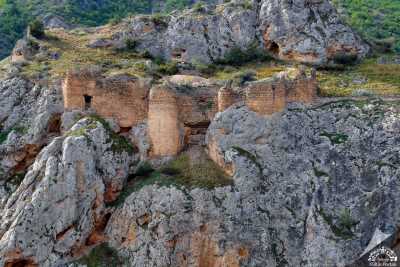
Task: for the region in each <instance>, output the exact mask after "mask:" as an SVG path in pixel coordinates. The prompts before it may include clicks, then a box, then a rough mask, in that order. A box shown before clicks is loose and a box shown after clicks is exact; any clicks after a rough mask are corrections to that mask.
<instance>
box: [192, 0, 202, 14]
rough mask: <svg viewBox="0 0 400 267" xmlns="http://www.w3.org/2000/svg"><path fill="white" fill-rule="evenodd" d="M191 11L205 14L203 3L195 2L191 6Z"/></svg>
mask: <svg viewBox="0 0 400 267" xmlns="http://www.w3.org/2000/svg"><path fill="white" fill-rule="evenodd" d="M193 10H194V11H196V12H199V13H202V12H205V8H204V3H203V2H201V1H200V2H197V3H196V4H194V5H193Z"/></svg>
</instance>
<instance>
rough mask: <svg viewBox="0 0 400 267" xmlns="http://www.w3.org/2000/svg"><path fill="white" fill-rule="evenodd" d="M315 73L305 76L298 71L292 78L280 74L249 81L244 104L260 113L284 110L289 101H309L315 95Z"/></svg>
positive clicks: (267, 113) (266, 113) (269, 113)
mask: <svg viewBox="0 0 400 267" xmlns="http://www.w3.org/2000/svg"><path fill="white" fill-rule="evenodd" d="M317 87H318V84H317V80H316V77H315V73H314V72H313V74H312V75H311V77H307V76H306V75H305V73H303V72H299V73H297V74H296V76H295V77H294V79H290V78H288V77H287V76H286V75H284V74H282V75H280V76H279V77H275V78H273V79H268V80H262V81H257V82H254V83H251V84H250V85H249V86H248V87H247V88H246V100H245V101H246V105H247V106H248V107H249V108H250V109H251V110H253V111H254V112H257V113H259V114H260V115H271V114H273V113H275V112H280V111H282V110H284V108H285V107H286V105H287V104H288V103H289V102H302V103H311V102H312V101H313V100H314V98H315V97H316V93H317Z"/></svg>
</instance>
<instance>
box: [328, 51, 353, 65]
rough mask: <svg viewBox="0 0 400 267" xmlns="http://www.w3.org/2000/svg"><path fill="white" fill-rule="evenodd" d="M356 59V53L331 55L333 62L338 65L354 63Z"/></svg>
mask: <svg viewBox="0 0 400 267" xmlns="http://www.w3.org/2000/svg"><path fill="white" fill-rule="evenodd" d="M357 60H358V56H357V54H346V53H339V54H337V55H335V56H334V57H333V62H334V63H335V64H339V65H354V64H355V63H356V62H357Z"/></svg>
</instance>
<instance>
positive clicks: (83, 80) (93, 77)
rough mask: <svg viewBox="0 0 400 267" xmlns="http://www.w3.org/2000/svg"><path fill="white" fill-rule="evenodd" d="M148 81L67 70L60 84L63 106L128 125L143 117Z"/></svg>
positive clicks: (144, 117)
mask: <svg viewBox="0 0 400 267" xmlns="http://www.w3.org/2000/svg"><path fill="white" fill-rule="evenodd" d="M149 89H150V85H149V83H147V82H146V81H145V80H140V79H137V78H134V77H130V76H114V77H111V78H104V77H101V76H99V74H97V73H93V72H90V71H81V72H79V73H72V72H69V73H68V74H67V77H66V79H65V81H64V84H63V95H64V108H65V109H67V110H73V109H80V110H85V109H91V110H94V111H95V112H96V113H97V114H98V115H99V116H102V117H106V118H115V119H116V120H117V121H118V124H119V125H120V126H121V127H132V126H133V125H136V124H137V123H139V122H141V121H143V120H145V119H146V118H147V112H148V101H147V95H148V91H149Z"/></svg>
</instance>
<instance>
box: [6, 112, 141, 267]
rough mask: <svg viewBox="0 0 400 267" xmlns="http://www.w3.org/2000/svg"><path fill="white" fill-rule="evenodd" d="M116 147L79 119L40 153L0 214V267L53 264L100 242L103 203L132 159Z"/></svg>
mask: <svg viewBox="0 0 400 267" xmlns="http://www.w3.org/2000/svg"><path fill="white" fill-rule="evenodd" d="M118 144H119V142H117V141H115V140H114V139H113V137H112V136H111V133H110V132H109V130H107V129H106V128H105V127H104V126H103V124H102V123H100V122H99V121H96V120H93V119H87V118H85V119H82V120H80V121H79V122H78V123H77V124H75V125H74V126H73V127H72V128H71V131H70V132H69V133H68V134H66V135H64V136H62V137H57V138H55V139H54V140H53V141H52V142H51V143H50V144H49V145H48V146H47V147H46V148H44V149H43V150H42V151H41V153H40V154H39V155H38V157H37V159H36V161H35V163H34V164H33V165H32V167H31V168H30V169H29V172H28V173H27V175H26V176H25V178H24V180H23V182H22V184H21V185H20V186H19V188H18V189H17V190H16V191H15V192H14V193H13V194H12V195H11V197H10V198H9V199H8V201H7V203H6V205H5V206H4V208H3V210H2V211H1V213H0V218H1V219H0V221H1V224H0V266H4V265H6V266H20V265H21V264H24V263H25V264H28V263H29V264H31V265H29V266H59V265H60V264H63V263H66V262H68V261H69V260H70V259H71V258H72V257H77V256H80V255H81V253H82V252H84V251H85V248H87V247H90V246H92V245H95V244H98V243H99V242H102V241H103V239H104V236H103V235H102V233H103V230H104V228H105V225H106V223H107V220H108V218H109V214H108V211H107V210H106V208H105V203H106V202H110V201H113V200H115V195H117V194H118V191H120V190H121V189H122V187H123V184H124V182H125V181H126V178H127V175H128V171H129V167H130V165H131V164H132V162H133V161H134V160H135V156H134V155H132V154H130V153H128V152H127V151H125V150H124V149H122V148H119V147H117V146H118ZM7 264H9V265H7ZM18 264H19V265H18ZM35 264H36V265H35ZM23 266H27V265H23Z"/></svg>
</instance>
